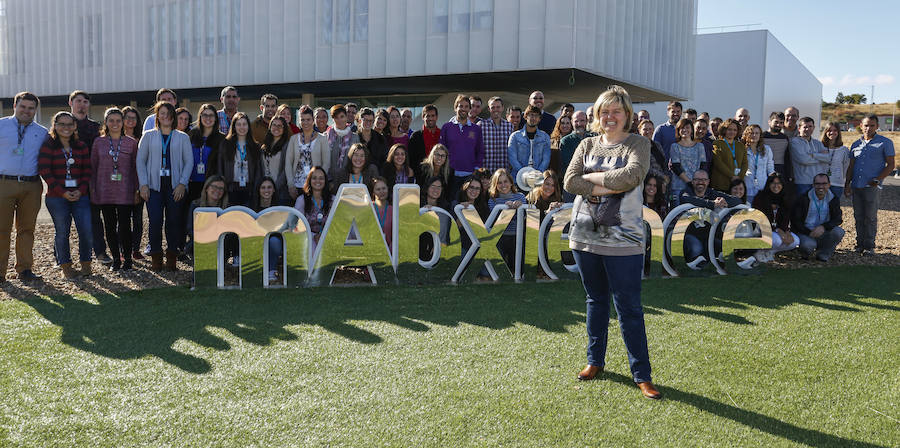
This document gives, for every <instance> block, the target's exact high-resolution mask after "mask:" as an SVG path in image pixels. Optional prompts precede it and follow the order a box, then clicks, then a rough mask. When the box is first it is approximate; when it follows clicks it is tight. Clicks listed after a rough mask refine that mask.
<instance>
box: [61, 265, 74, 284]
mask: <svg viewBox="0 0 900 448" xmlns="http://www.w3.org/2000/svg"><path fill="white" fill-rule="evenodd" d="M59 268H60V269H62V277H63V278H64V279H66V280H75V279H76V278H78V271H76V270H75V269H74V268H73V267H72V263H63V264H61V265H59Z"/></svg>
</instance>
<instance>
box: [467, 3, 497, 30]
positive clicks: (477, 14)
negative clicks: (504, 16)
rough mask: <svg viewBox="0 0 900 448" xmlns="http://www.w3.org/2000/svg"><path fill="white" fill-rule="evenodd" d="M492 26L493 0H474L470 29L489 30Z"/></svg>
mask: <svg viewBox="0 0 900 448" xmlns="http://www.w3.org/2000/svg"><path fill="white" fill-rule="evenodd" d="M493 27H494V0H475V5H474V7H473V9H472V29H473V30H489V29H492V28H493Z"/></svg>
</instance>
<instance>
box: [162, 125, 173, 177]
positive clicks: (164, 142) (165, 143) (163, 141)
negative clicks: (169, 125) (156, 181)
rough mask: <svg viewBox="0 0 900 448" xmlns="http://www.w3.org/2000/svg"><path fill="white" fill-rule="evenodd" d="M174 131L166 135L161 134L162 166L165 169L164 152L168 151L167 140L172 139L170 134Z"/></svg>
mask: <svg viewBox="0 0 900 448" xmlns="http://www.w3.org/2000/svg"><path fill="white" fill-rule="evenodd" d="M174 133H175V132H174V131H172V132H171V133H169V135H168V136H165V135H163V136H162V167H163V169H165V167H166V154H167V153H168V152H169V142H170V141H172V134H174Z"/></svg>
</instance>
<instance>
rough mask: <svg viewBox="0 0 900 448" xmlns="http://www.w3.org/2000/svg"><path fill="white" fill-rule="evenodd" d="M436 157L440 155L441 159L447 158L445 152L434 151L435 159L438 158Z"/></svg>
mask: <svg viewBox="0 0 900 448" xmlns="http://www.w3.org/2000/svg"><path fill="white" fill-rule="evenodd" d="M438 157H440V158H442V159H446V158H447V154H444V153H442V152H436V153H434V158H435V159H436V158H438Z"/></svg>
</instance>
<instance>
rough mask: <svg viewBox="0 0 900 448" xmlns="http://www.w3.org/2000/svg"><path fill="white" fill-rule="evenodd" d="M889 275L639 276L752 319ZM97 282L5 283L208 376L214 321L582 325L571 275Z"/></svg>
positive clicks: (352, 336)
mask: <svg viewBox="0 0 900 448" xmlns="http://www.w3.org/2000/svg"><path fill="white" fill-rule="evenodd" d="M891 275H894V273H892V271H891V269H890V268H871V267H846V268H828V269H807V270H795V271H787V270H784V271H770V272H769V273H767V274H766V275H763V276H755V277H743V276H728V277H711V278H700V279H696V278H695V279H667V280H653V281H647V282H645V283H644V284H643V302H644V308H645V312H647V313H648V314H662V313H665V312H673V313H684V314H692V315H700V316H704V317H707V318H709V319H714V320H717V321H721V322H726V323H730V324H737V325H752V324H753V323H752V322H751V321H749V320H748V319H747V318H746V317H744V315H742V312H743V311H744V310H747V309H749V308H750V307H763V308H772V309H779V308H781V307H785V306H789V305H796V304H802V305H808V306H814V307H820V308H824V309H829V310H836V311H841V312H860V311H862V310H864V309H866V308H875V309H886V310H894V311H900V306H896V305H893V304H891V303H887V304H885V303H870V301H868V300H865V298H868V297H873V298H878V299H881V300H884V301H889V302H895V301H900V293H898V290H897V287H896V286H895V285H892V284H891V282H889V281H885V279H889V278H891ZM98 283H101V282H98ZM97 286H98V287H97V288H96V291H93V292H92V294H93V298H94V300H95V301H96V303H93V302H92V301H90V300H89V299H82V298H77V297H72V296H71V295H68V294H65V293H63V292H61V291H58V290H55V289H53V288H51V289H49V290H48V289H46V288H44V289H42V290H41V292H42V293H44V294H47V295H48V297H44V296H43V295H38V294H37V293H35V292H33V291H31V290H28V289H24V288H19V287H16V286H15V285H13V284H11V283H7V284H6V285H4V286H3V289H4V290H5V291H6V292H7V293H9V294H10V295H12V296H13V297H16V298H18V299H19V300H21V301H22V302H24V303H26V304H28V305H29V306H31V307H32V308H34V309H35V310H36V311H37V312H38V313H40V314H41V315H42V316H43V317H44V318H45V319H47V320H48V321H50V322H51V323H53V324H54V325H57V326H59V327H61V329H62V336H61V338H60V339H61V342H63V343H65V344H68V345H70V346H72V347H74V348H77V349H80V350H84V351H87V352H91V353H95V354H97V355H101V356H106V357H110V358H115V359H136V358H141V357H144V356H148V355H149V356H155V357H157V358H159V359H161V360H163V361H165V362H167V363H169V364H171V365H173V366H176V367H178V368H180V369H182V370H184V371H187V372H191V373H196V374H203V373H206V372H209V371H210V370H211V368H212V366H211V365H210V363H209V361H207V360H206V359H203V358H201V357H198V356H194V355H191V354H188V353H183V352H180V351H178V350H176V349H174V348H173V346H174V345H175V343H176V342H177V341H178V340H180V339H185V340H188V341H192V342H194V343H196V344H198V345H200V346H202V347H205V348H207V349H211V350H217V351H224V350H229V349H230V348H231V345H230V344H229V343H228V341H226V340H225V339H223V338H221V337H220V336H217V335H215V334H213V333H212V332H211V331H210V330H209V328H221V329H224V330H227V331H228V332H230V333H231V334H233V335H234V336H235V337H237V338H240V339H242V340H244V341H247V342H249V343H251V344H256V345H260V346H266V345H269V344H272V343H273V342H275V341H279V340H293V339H296V338H297V335H295V334H294V333H292V332H290V331H288V329H287V327H289V326H296V325H314V326H319V327H322V328H324V329H326V330H328V331H329V332H331V333H333V334H336V335H339V336H341V337H344V338H346V339H349V340H351V341H354V342H357V343H361V344H377V343H380V342H382V340H383V339H382V337H381V336H379V335H378V334H375V333H373V332H371V331H369V330H367V329H365V328H363V327H361V326H358V325H355V324H354V323H353V322H354V321H363V322H384V323H388V324H391V325H394V326H397V327H400V328H404V329H407V330H409V331H416V332H427V331H429V329H430V327H431V326H432V325H441V326H457V325H460V324H467V325H475V326H480V327H485V328H492V329H504V328H509V327H512V326H514V325H517V324H524V325H529V326H533V327H535V328H538V329H541V330H544V331H548V332H565V331H567V327H569V326H571V325H584V309H585V308H584V302H583V297H584V292H583V289H582V288H581V285H580V284H579V283H577V282H572V281H567V282H558V283H529V284H502V285H469V286H459V287H449V286H436V287H424V288H414V287H373V288H316V289H287V290H267V291H262V290H245V291H218V290H198V291H189V290H188V289H186V288H182V287H174V288H165V289H157V290H148V291H140V292H128V293H122V294H118V295H116V294H113V293H109V292H104V290H105V289H106V288H105V286H106V285H102V284H98V285H97ZM743 314H746V313H743ZM611 324H612V325H615V323H611Z"/></svg>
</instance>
